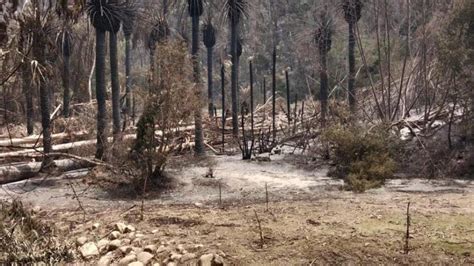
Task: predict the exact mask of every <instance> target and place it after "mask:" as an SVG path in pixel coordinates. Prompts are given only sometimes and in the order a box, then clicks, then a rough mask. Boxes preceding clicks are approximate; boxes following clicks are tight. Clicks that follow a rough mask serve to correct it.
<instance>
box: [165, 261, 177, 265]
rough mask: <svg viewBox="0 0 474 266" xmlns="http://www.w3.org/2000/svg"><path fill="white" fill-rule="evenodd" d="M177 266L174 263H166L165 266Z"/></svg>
mask: <svg viewBox="0 0 474 266" xmlns="http://www.w3.org/2000/svg"><path fill="white" fill-rule="evenodd" d="M177 265H178V264H177V263H176V262H174V261H170V262H168V263H166V266H177Z"/></svg>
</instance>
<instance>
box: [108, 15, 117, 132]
mask: <svg viewBox="0 0 474 266" xmlns="http://www.w3.org/2000/svg"><path fill="white" fill-rule="evenodd" d="M116 26H118V27H113V28H112V31H111V32H110V33H109V46H110V47H109V49H110V78H111V81H112V121H113V135H114V140H116V138H117V135H118V134H119V133H120V84H119V73H118V55H117V53H118V51H117V33H118V31H119V29H120V23H119V24H117V25H116Z"/></svg>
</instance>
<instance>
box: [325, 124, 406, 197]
mask: <svg viewBox="0 0 474 266" xmlns="http://www.w3.org/2000/svg"><path fill="white" fill-rule="evenodd" d="M323 138H324V139H325V141H327V142H328V143H329V145H330V147H331V153H332V154H331V157H332V159H333V162H334V164H335V167H334V168H333V169H332V170H331V171H330V173H329V175H331V176H334V177H337V178H342V179H344V181H345V185H344V189H347V190H353V191H356V192H363V191H365V190H367V189H371V188H377V187H380V186H382V185H383V184H384V182H385V180H386V179H389V178H392V177H393V174H394V171H395V170H396V163H395V159H394V158H395V156H396V153H397V151H398V150H399V148H400V146H399V145H400V144H399V142H398V141H397V139H396V138H395V137H393V136H391V135H390V133H389V131H388V130H386V129H385V128H384V127H378V128H373V129H371V130H366V129H365V128H361V127H358V126H342V125H336V126H333V127H330V128H328V129H327V130H326V131H325V132H324V134H323Z"/></svg>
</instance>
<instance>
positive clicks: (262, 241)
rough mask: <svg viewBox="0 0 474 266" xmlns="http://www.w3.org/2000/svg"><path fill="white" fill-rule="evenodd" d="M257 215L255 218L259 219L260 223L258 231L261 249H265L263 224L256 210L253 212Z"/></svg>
mask: <svg viewBox="0 0 474 266" xmlns="http://www.w3.org/2000/svg"><path fill="white" fill-rule="evenodd" d="M253 211H254V213H255V218H256V219H257V223H258V230H259V233H260V248H263V244H264V240H263V231H262V224H261V223H260V219H259V218H258V214H257V211H256V210H253Z"/></svg>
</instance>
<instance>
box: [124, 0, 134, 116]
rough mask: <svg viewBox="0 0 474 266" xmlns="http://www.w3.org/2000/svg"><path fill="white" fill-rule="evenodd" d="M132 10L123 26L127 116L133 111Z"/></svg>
mask: <svg viewBox="0 0 474 266" xmlns="http://www.w3.org/2000/svg"><path fill="white" fill-rule="evenodd" d="M129 5H130V4H129ZM132 10H133V11H132V12H131V16H130V17H129V19H127V20H125V21H124V22H123V24H122V31H123V35H124V36H125V95H126V96H125V99H126V100H125V106H126V112H127V115H130V111H131V110H132V77H131V73H132V64H131V43H130V40H131V36H132V33H133V26H134V22H135V12H134V9H132Z"/></svg>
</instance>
